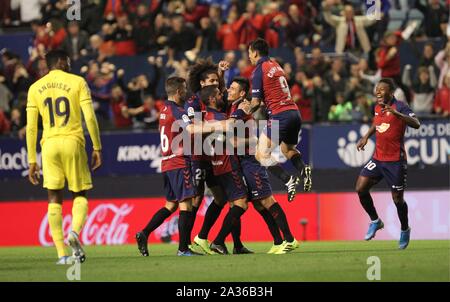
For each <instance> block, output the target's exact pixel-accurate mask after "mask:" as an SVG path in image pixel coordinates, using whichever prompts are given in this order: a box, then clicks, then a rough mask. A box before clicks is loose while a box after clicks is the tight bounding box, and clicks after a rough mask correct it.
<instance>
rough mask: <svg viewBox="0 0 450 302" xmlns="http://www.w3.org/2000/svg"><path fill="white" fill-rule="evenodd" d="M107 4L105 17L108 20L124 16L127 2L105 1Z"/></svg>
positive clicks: (124, 0)
mask: <svg viewBox="0 0 450 302" xmlns="http://www.w3.org/2000/svg"><path fill="white" fill-rule="evenodd" d="M103 1H104V2H106V3H105V6H104V7H105V9H104V11H103V16H104V17H105V19H106V20H114V19H116V18H117V17H119V16H122V15H124V13H125V7H126V3H125V2H126V0H103Z"/></svg>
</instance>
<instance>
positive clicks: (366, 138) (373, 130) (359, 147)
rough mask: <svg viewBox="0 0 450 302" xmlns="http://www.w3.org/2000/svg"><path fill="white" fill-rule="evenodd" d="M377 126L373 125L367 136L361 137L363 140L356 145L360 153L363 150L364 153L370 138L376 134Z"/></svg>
mask: <svg viewBox="0 0 450 302" xmlns="http://www.w3.org/2000/svg"><path fill="white" fill-rule="evenodd" d="M375 129H376V128H375V125H374V124H372V126H371V127H370V129H369V131H367V133H366V135H364V136H363V137H361V139H360V140H359V141H358V144H356V149H357V150H358V151H360V150H363V151H364V147H365V146H366V144H367V141H368V140H369V138H370V137H371V136H372V135H373V134H374V133H375Z"/></svg>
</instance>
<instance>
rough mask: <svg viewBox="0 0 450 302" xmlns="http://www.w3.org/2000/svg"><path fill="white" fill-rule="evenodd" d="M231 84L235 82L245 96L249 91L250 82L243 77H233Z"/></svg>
mask: <svg viewBox="0 0 450 302" xmlns="http://www.w3.org/2000/svg"><path fill="white" fill-rule="evenodd" d="M232 82H236V83H238V84H239V86H240V87H241V90H243V91H244V92H245V95H247V94H248V92H249V91H250V81H249V80H248V79H247V78H244V77H235V78H233V81H232Z"/></svg>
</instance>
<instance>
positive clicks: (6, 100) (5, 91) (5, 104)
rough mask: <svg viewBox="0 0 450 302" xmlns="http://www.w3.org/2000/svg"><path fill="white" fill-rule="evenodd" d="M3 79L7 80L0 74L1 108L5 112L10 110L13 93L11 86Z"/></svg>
mask: <svg viewBox="0 0 450 302" xmlns="http://www.w3.org/2000/svg"><path fill="white" fill-rule="evenodd" d="M2 80H5V78H4V77H3V76H0V110H3V112H9V110H10V107H11V105H10V104H11V102H12V99H13V94H12V93H11V90H9V88H8V87H7V86H6V85H5V84H3V83H2Z"/></svg>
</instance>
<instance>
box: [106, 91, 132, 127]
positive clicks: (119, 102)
mask: <svg viewBox="0 0 450 302" xmlns="http://www.w3.org/2000/svg"><path fill="white" fill-rule="evenodd" d="M111 111H112V114H113V120H114V126H115V127H116V128H127V127H130V126H131V125H132V124H133V122H132V121H131V118H130V116H129V114H128V107H127V101H126V99H125V94H124V93H123V91H122V88H121V87H120V85H119V84H114V85H113V86H112V88H111Z"/></svg>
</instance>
